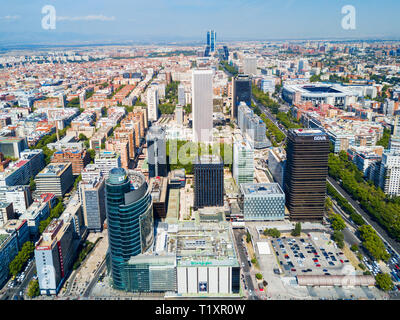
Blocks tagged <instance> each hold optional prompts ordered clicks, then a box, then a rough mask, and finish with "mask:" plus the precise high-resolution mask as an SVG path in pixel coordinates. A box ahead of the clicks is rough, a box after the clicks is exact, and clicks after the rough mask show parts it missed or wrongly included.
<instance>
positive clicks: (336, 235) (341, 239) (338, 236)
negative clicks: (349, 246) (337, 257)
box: [332, 230, 344, 249]
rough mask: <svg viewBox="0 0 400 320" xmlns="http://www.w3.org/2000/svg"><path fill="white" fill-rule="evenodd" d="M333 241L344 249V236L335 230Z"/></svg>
mask: <svg viewBox="0 0 400 320" xmlns="http://www.w3.org/2000/svg"><path fill="white" fill-rule="evenodd" d="M332 239H333V241H335V242H336V245H337V246H338V247H339V248H341V249H343V248H344V235H343V233H342V232H341V231H339V230H335V231H334V232H333V235H332Z"/></svg>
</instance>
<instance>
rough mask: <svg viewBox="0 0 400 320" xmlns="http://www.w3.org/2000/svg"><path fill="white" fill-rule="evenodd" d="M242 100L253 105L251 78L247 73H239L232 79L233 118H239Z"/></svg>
mask: <svg viewBox="0 0 400 320" xmlns="http://www.w3.org/2000/svg"><path fill="white" fill-rule="evenodd" d="M242 101H243V102H244V103H246V104H247V105H248V106H249V107H250V106H251V78H250V77H249V76H248V75H245V74H239V75H237V76H236V77H235V78H234V79H233V81H232V103H233V106H232V109H231V118H232V120H233V119H237V115H238V106H239V104H240V102H242Z"/></svg>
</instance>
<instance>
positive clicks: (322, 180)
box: [284, 129, 329, 221]
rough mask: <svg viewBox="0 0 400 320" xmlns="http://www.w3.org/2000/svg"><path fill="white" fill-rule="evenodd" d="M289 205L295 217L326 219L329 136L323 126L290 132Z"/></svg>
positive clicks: (288, 166) (286, 181)
mask: <svg viewBox="0 0 400 320" xmlns="http://www.w3.org/2000/svg"><path fill="white" fill-rule="evenodd" d="M286 153H287V160H286V171H285V183H284V184H285V185H284V186H285V193H286V206H287V208H288V209H289V211H290V219H291V220H302V221H314V220H322V217H323V215H324V204H325V195H326V176H327V175H328V155H329V139H328V136H327V135H326V134H325V133H323V132H322V131H321V130H312V129H292V130H289V132H288V137H287V146H286Z"/></svg>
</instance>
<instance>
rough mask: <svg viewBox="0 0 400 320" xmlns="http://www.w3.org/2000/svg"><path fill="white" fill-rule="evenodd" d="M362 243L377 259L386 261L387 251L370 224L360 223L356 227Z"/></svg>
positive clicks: (388, 256)
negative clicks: (360, 224) (359, 225)
mask: <svg viewBox="0 0 400 320" xmlns="http://www.w3.org/2000/svg"><path fill="white" fill-rule="evenodd" d="M358 232H359V234H360V238H361V239H362V241H363V242H362V245H363V247H364V248H365V249H367V250H368V252H369V253H370V254H371V255H372V256H373V257H374V258H375V259H377V260H383V261H388V260H389V258H390V255H389V253H388V252H387V251H386V248H385V245H384V244H383V241H382V240H381V238H380V237H379V236H378V235H377V234H376V232H375V230H374V229H373V228H372V227H371V226H370V225H367V224H365V225H362V226H361V227H359V228H358Z"/></svg>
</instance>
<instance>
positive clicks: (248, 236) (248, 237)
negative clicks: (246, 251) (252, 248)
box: [246, 231, 251, 243]
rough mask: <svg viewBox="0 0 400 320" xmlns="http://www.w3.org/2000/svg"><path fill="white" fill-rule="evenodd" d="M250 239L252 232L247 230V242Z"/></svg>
mask: <svg viewBox="0 0 400 320" xmlns="http://www.w3.org/2000/svg"><path fill="white" fill-rule="evenodd" d="M250 241H251V234H250V232H248V231H247V234H246V242H247V243H249V242H250Z"/></svg>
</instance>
